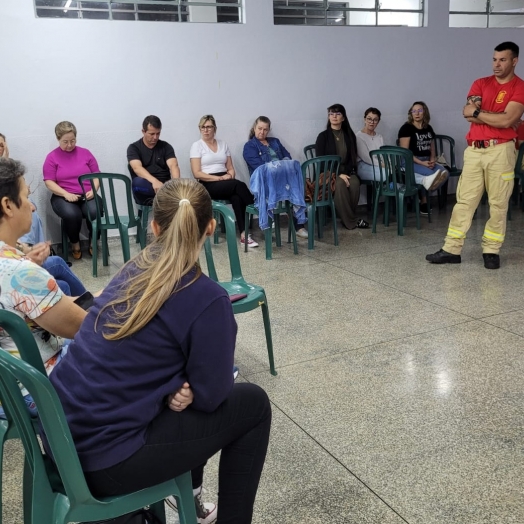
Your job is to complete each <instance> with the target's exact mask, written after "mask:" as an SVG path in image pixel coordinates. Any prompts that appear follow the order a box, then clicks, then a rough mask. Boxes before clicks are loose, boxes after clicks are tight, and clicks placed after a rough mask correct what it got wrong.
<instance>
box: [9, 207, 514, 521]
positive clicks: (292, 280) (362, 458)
mask: <svg viewBox="0 0 524 524" xmlns="http://www.w3.org/2000/svg"><path fill="white" fill-rule="evenodd" d="M450 210H451V206H448V213H447V214H446V213H445V212H441V213H438V211H437V210H435V211H436V212H435V215H434V217H433V219H434V221H433V223H432V224H428V223H427V221H423V222H422V230H421V231H417V230H416V229H415V227H414V221H413V219H410V221H409V222H408V227H407V228H406V229H405V236H404V237H398V236H397V234H396V228H395V224H393V225H392V226H390V227H389V228H384V227H383V226H379V228H378V232H377V234H376V235H373V234H372V233H371V231H362V230H357V231H346V230H342V229H340V230H339V232H340V246H339V247H335V246H333V240H332V235H331V231H330V230H328V231H326V235H325V236H324V240H323V241H322V242H316V244H315V250H314V251H308V250H307V243H306V242H304V241H300V246H299V248H300V249H299V255H294V254H293V252H292V250H291V249H290V247H289V246H288V245H284V247H282V248H274V259H273V260H272V261H266V260H265V253H264V248H263V242H261V246H260V248H259V249H258V250H253V251H250V252H249V253H247V254H245V253H244V252H241V253H240V259H241V262H242V268H243V271H244V275H245V277H246V279H247V280H250V281H252V282H254V283H256V284H259V285H262V286H264V287H265V289H266V292H267V295H268V300H269V307H270V314H271V321H272V331H273V339H274V345H275V359H276V365H277V369H278V376H276V377H273V376H271V375H270V374H269V372H268V361H267V352H266V346H265V338H264V332H263V326H262V319H261V314H260V312H259V311H253V312H251V313H247V314H244V315H241V316H238V317H237V320H238V324H239V334H238V343H237V357H236V362H237V364H238V366H239V367H240V373H241V378H240V380H246V381H250V382H255V383H257V384H259V385H261V386H263V387H264V388H265V389H266V390H267V392H268V394H269V396H270V398H271V401H272V403H273V411H274V422H273V430H272V436H271V443H270V448H269V453H268V457H267V462H266V467H265V470H264V474H263V478H262V482H261V485H260V489H259V494H258V499H257V505H256V510H255V518H254V522H255V523H256V524H273V523H274V524H297V523H308V524H309V523H311V524H313V523H315V524H316V523H323V524H324V523H335V522H347V523H355V524H357V523H358V524H379V523H380V524H400V523H406V522H407V523H410V524H481V523H482V524H488V523H493V524H510V523H518V524H522V523H524V483H523V478H524V456H523V450H524V393H523V384H524V379H523V376H524V214H522V213H521V212H520V211H519V210H517V209H514V212H513V220H512V221H511V222H509V225H508V234H507V240H506V243H505V245H504V248H503V253H502V267H501V269H500V270H498V271H489V270H486V269H484V267H483V261H482V255H481V249H480V239H481V236H482V232H483V227H484V222H485V220H486V216H487V209H486V207H482V208H481V209H480V212H479V216H478V218H477V219H476V220H475V221H474V222H473V226H472V228H471V231H470V232H469V234H468V239H467V245H466V248H465V249H464V253H463V263H462V264H461V265H451V266H432V265H430V264H428V263H427V262H425V260H424V255H425V254H427V253H431V252H434V251H436V250H437V249H439V248H440V247H441V244H442V239H443V237H444V234H445V231H446V229H447V225H448V219H449V212H450ZM256 236H257V238H262V235H256ZM118 249H119V248H118V245H117V246H113V247H112V248H111V251H112V253H113V254H112V256H111V265H110V266H109V267H107V268H104V267H102V266H100V267H99V278H97V279H94V278H93V277H92V276H91V261H90V259H89V257H86V258H84V259H83V260H81V261H79V262H75V264H74V266H73V267H74V270H75V272H77V274H78V275H80V276H81V277H82V279H83V280H84V282H85V283H86V285H87V287H89V288H90V289H92V290H95V289H98V288H100V287H102V286H103V285H104V284H106V283H107V282H108V280H109V278H110V277H111V276H112V275H114V274H115V272H116V271H117V270H118V267H119V265H120V264H121V262H122V256H121V254H120V253H118ZM214 252H215V261H216V263H217V266H218V269H219V276H220V269H224V270H225V269H226V268H227V256H226V249H225V244H224V243H223V242H222V243H221V244H219V245H218V246H215V248H214ZM223 273H224V272H223ZM225 273H226V274H227V271H225ZM223 278H225V275H224V277H223ZM6 454H7V464H6V467H5V470H4V498H5V507H4V517H5V521H4V522H7V523H10V524H11V523H21V522H22V518H21V516H20V512H21V500H20V486H21V480H20V470H21V464H22V461H21V453H20V449H19V446H18V445H17V444H16V443H12V442H9V443H8V445H7V452H6ZM216 475H217V460H216V458H215V459H213V460H212V461H210V463H209V465H208V468H207V476H206V479H207V480H206V483H207V488H208V490H209V493H208V498H210V499H214V498H215V493H216V489H217V488H216V485H217V479H216ZM169 519H170V520H169V521H170V522H174V521H175V517H174V515H170V516H169Z"/></svg>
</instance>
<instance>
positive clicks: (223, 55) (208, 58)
mask: <svg viewBox="0 0 524 524" xmlns="http://www.w3.org/2000/svg"><path fill="white" fill-rule="evenodd" d="M428 2H429V13H428V27H425V28H386V27H378V28H374V27H372V28H368V27H292V26H274V25H273V20H272V3H271V2H270V1H269V0H264V1H261V0H245V4H246V24H243V25H230V24H204V23H202V24H199V23H195V24H176V23H166V22H158V23H156V22H128V21H121V22H111V21H91V20H52V19H36V18H35V15H34V9H33V1H32V0H2V2H1V3H0V43H1V46H0V48H1V49H2V59H1V72H2V75H1V80H0V132H1V133H4V134H6V135H7V137H8V143H9V147H10V150H11V156H12V157H13V158H17V159H21V160H23V161H24V163H25V164H26V165H27V167H28V173H29V175H28V180H29V181H32V184H31V187H32V189H33V192H34V197H35V200H36V202H37V204H38V206H39V210H40V213H41V215H42V217H43V218H44V221H45V225H46V227H47V230H48V232H49V235H50V237H52V238H53V239H54V240H57V239H58V238H59V227H58V224H59V222H58V220H57V218H56V217H55V216H54V214H53V212H52V210H51V207H50V204H49V194H48V193H47V190H46V189H45V187H44V185H43V182H42V181H41V167H42V163H43V161H44V158H45V156H46V154H47V153H48V152H49V151H50V150H51V149H53V148H54V147H56V145H57V144H56V140H55V138H54V133H53V129H54V126H55V124H56V123H57V122H59V121H61V120H71V121H72V122H74V123H75V124H76V126H77V128H78V131H79V135H78V142H79V145H81V146H84V147H87V148H89V149H90V150H91V151H92V152H93V153H94V155H95V156H96V158H97V159H98V161H99V164H100V167H101V169H102V171H105V172H120V173H123V172H126V158H125V152H126V148H127V145H128V144H129V143H130V142H132V141H134V140H137V139H138V138H140V136H141V134H140V127H141V122H142V119H143V117H144V116H146V115H148V114H156V115H158V116H159V117H160V118H161V119H162V122H163V131H162V138H163V139H165V140H167V141H169V142H170V143H171V144H173V146H174V148H175V151H176V153H177V156H178V157H179V162H180V165H181V169H182V173H183V175H184V176H190V170H189V158H188V153H189V148H190V146H191V143H192V142H193V141H195V140H197V139H198V138H199V133H198V129H197V124H198V120H199V118H200V116H202V115H203V114H206V113H212V114H213V115H214V116H215V118H216V119H217V122H218V136H219V137H220V138H223V139H225V140H226V141H227V142H228V143H229V145H230V147H231V150H232V153H233V159H234V163H235V167H236V169H237V171H238V172H239V176H240V177H241V178H243V179H245V180H247V169H246V166H245V164H244V162H243V160H242V154H241V153H242V146H243V144H244V142H245V140H246V138H247V133H248V131H249V127H250V125H251V123H252V121H253V120H254V118H255V117H256V116H258V115H260V114H265V115H267V116H269V117H270V118H271V119H272V121H273V134H274V135H275V136H278V137H280V138H281V139H282V141H283V142H284V144H285V145H286V147H288V149H289V150H290V152H291V153H292V155H293V156H294V157H296V158H298V159H302V158H303V154H302V148H303V147H304V146H305V145H307V144H309V143H311V142H314V141H315V138H316V136H317V134H318V133H319V132H320V131H321V130H322V129H323V128H324V127H325V123H326V108H327V107H328V105H330V104H332V103H335V102H340V103H342V104H344V105H345V106H346V109H347V110H348V113H349V115H350V122H351V125H352V126H353V128H354V129H355V130H358V129H359V128H360V127H361V123H362V120H361V115H362V114H363V111H364V110H365V109H366V108H367V107H368V106H371V105H373V106H376V107H378V108H379V109H380V110H381V111H382V122H381V124H380V126H379V131H380V132H381V133H382V134H383V135H384V137H385V139H386V142H389V143H394V140H395V139H396V133H397V130H398V129H399V127H400V126H401V125H402V123H403V122H404V121H405V118H406V112H407V110H408V108H409V106H410V105H411V103H412V102H413V101H414V100H416V99H423V100H425V101H426V103H427V104H428V105H429V107H430V110H431V114H432V120H431V123H432V125H433V127H434V128H435V130H436V131H437V132H439V133H446V134H449V135H452V136H453V137H455V139H456V140H457V142H458V146H459V150H460V149H462V148H463V146H464V138H463V137H464V135H465V133H466V131H467V126H466V122H465V121H464V119H463V118H462V115H461V109H462V106H463V104H464V101H465V97H466V93H467V91H468V89H469V87H470V85H471V83H472V81H473V80H474V79H475V78H477V77H480V76H487V75H490V74H491V56H492V51H493V48H494V47H495V46H496V45H497V44H499V43H500V42H502V41H504V40H513V41H515V42H516V43H518V44H519V45H521V46H523V49H524V38H523V37H524V33H522V31H521V30H519V29H459V28H449V27H448V2H447V1H445V0H428ZM522 67H523V66H520V68H522ZM459 161H460V162H461V158H460V155H459Z"/></svg>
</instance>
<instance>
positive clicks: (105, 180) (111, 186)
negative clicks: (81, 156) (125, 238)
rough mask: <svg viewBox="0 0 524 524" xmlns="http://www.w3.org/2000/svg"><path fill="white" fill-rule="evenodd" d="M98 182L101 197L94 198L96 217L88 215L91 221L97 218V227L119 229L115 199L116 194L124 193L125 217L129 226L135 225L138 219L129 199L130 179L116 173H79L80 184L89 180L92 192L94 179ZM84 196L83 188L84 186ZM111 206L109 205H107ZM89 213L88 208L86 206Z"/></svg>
mask: <svg viewBox="0 0 524 524" xmlns="http://www.w3.org/2000/svg"><path fill="white" fill-rule="evenodd" d="M95 180H98V181H99V182H100V186H99V192H100V196H101V197H102V198H101V199H98V198H95V203H96V217H91V216H90V217H89V219H90V220H91V221H93V220H95V218H96V220H98V222H99V224H98V226H99V229H100V228H103V229H119V228H120V225H121V224H120V216H119V215H120V213H119V211H118V205H117V201H116V196H117V195H125V197H126V205H127V217H126V218H127V219H128V224H129V227H135V226H137V225H138V221H137V220H136V217H135V210H134V208H133V203H132V200H131V181H130V180H129V177H128V176H126V175H120V174H116V173H90V174H88V175H81V176H80V177H78V181H79V182H80V185H81V186H82V187H84V185H83V183H84V182H90V184H91V189H92V190H93V192H94V193H96V191H95V186H94V181H95ZM84 196H85V188H84ZM109 206H111V207H109ZM88 213H89V208H88ZM102 216H103V217H104V219H105V220H104V224H102V222H101V217H102Z"/></svg>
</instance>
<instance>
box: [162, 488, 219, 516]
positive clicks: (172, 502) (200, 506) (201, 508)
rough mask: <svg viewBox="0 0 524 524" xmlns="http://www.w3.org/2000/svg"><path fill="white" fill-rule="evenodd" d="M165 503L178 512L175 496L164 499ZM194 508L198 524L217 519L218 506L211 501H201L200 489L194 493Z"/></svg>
mask: <svg viewBox="0 0 524 524" xmlns="http://www.w3.org/2000/svg"><path fill="white" fill-rule="evenodd" d="M165 502H166V504H167V505H168V506H169V507H170V508H171V509H172V510H174V511H176V512H178V507H177V503H176V498H175V497H173V495H171V496H170V497H167V498H166V499H165ZM195 510H196V515H197V523H198V524H213V523H214V522H216V520H217V515H218V507H217V505H216V504H213V503H212V502H202V490H200V493H199V494H198V495H195Z"/></svg>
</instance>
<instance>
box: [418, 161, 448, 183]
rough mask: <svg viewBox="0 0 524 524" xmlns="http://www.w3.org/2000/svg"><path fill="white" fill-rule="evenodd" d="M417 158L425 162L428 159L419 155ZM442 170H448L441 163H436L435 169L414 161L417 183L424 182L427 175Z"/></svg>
mask: <svg viewBox="0 0 524 524" xmlns="http://www.w3.org/2000/svg"><path fill="white" fill-rule="evenodd" d="M416 158H418V159H419V160H422V161H423V162H425V161H426V160H428V158H427V157H422V156H418V157H416ZM440 170H444V171H446V168H445V167H444V166H441V165H440V164H435V167H434V168H433V169H430V168H429V167H426V166H421V165H420V164H417V163H415V162H413V171H414V172H415V182H416V183H417V184H422V182H423V181H424V177H425V176H430V175H433V174H435V173H436V172H437V171H440Z"/></svg>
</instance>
